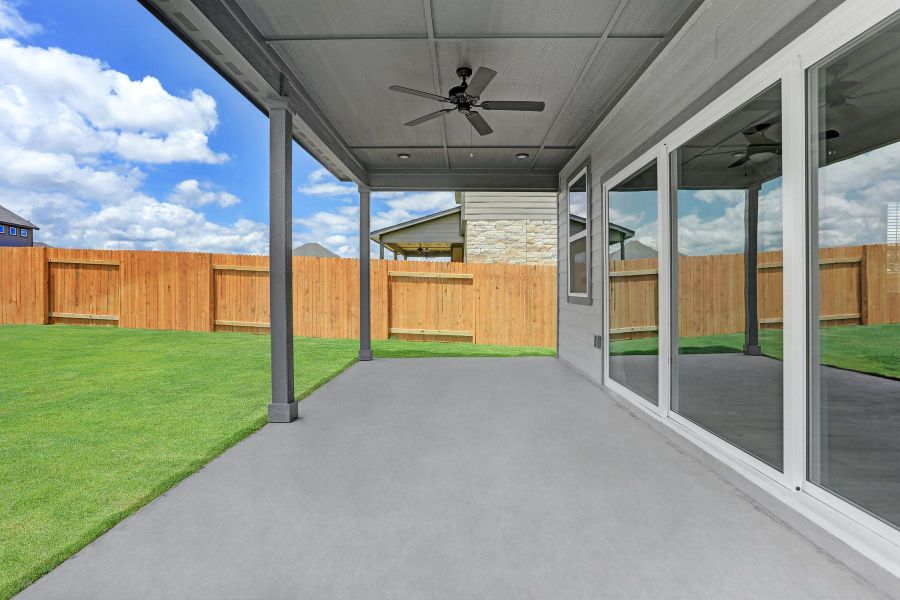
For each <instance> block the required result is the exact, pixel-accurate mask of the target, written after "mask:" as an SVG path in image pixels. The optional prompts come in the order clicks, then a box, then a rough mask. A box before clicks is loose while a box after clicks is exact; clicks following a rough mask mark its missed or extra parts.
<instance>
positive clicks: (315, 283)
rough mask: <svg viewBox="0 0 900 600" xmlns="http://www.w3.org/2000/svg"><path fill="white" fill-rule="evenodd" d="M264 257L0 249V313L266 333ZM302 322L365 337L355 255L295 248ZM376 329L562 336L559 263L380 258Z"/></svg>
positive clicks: (375, 333)
mask: <svg viewBox="0 0 900 600" xmlns="http://www.w3.org/2000/svg"><path fill="white" fill-rule="evenodd" d="M268 262H269V261H268V257H265V256H244V255H230V254H203V253H186V252H139V251H130V250H69V249H60V248H0V323H38V324H42V323H43V324H52V323H69V324H83V325H107V326H109V325H112V326H118V327H126V328H143V329H172V330H181V331H240V332H254V333H266V332H268V326H269V268H268ZM293 268H294V281H293V293H294V332H295V333H296V334H297V335H303V336H308V337H323V338H356V337H358V336H359V264H358V261H357V260H355V259H342V258H317V257H294V258H293ZM371 281H372V283H371V288H372V291H371V293H372V337H373V338H374V339H387V338H389V337H391V338H401V339H415V340H449V341H456V340H461V341H472V342H475V343H479V344H502V345H521V346H545V347H552V346H555V345H556V268H555V267H552V266H537V265H506V264H464V263H437V262H415V261H388V260H373V261H372V263H371Z"/></svg>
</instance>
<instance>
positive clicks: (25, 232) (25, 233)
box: [19, 228, 28, 237]
mask: <svg viewBox="0 0 900 600" xmlns="http://www.w3.org/2000/svg"><path fill="white" fill-rule="evenodd" d="M19 235H21V236H22V237H28V230H27V229H25V228H22V229H20V230H19Z"/></svg>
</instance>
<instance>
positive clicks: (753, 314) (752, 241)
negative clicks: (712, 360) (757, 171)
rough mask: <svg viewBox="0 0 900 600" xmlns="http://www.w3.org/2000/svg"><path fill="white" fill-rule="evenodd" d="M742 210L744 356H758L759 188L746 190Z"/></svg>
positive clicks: (759, 352)
mask: <svg viewBox="0 0 900 600" xmlns="http://www.w3.org/2000/svg"><path fill="white" fill-rule="evenodd" d="M745 198H746V205H745V208H744V212H745V215H744V227H745V231H744V234H745V241H744V311H745V313H744V354H747V355H749V356H760V355H761V354H762V350H761V349H760V347H759V311H758V309H757V292H756V290H757V282H758V280H759V272H758V271H757V268H756V266H757V265H756V262H757V256H756V253H757V226H758V223H759V186H758V185H755V186H753V187H751V188H749V189H748V190H747V193H746V196H745Z"/></svg>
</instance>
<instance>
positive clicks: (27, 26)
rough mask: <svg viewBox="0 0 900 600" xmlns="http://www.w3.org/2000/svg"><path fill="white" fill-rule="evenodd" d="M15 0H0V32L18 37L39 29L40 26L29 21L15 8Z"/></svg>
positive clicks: (36, 31)
mask: <svg viewBox="0 0 900 600" xmlns="http://www.w3.org/2000/svg"><path fill="white" fill-rule="evenodd" d="M16 4H18V3H17V2H11V1H10V0H0V33H7V34H9V35H14V36H18V37H28V36H29V35H34V34H35V33H38V32H40V31H41V26H40V25H38V24H36V23H29V22H28V21H26V20H25V19H24V17H22V15H21V14H20V13H19V10H18V9H17V8H16Z"/></svg>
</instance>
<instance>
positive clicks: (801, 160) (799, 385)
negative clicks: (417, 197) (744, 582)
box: [566, 0, 900, 576]
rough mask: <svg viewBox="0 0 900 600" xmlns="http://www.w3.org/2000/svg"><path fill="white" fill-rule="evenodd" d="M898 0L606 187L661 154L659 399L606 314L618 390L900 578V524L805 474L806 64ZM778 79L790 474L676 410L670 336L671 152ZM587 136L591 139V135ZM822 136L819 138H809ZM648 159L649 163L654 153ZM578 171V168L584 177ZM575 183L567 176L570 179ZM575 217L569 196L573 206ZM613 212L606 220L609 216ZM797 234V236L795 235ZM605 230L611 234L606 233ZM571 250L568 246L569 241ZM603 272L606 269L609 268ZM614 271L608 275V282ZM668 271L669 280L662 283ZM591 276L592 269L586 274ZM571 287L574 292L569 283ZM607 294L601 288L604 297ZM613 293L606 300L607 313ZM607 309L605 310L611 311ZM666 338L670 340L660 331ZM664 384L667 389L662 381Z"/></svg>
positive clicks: (797, 49)
mask: <svg viewBox="0 0 900 600" xmlns="http://www.w3.org/2000/svg"><path fill="white" fill-rule="evenodd" d="M897 12H898V3H897V1H896V0H846V1H845V2H844V3H843V4H841V5H840V6H838V7H837V8H835V9H834V10H833V11H832V12H831V13H829V14H828V15H826V16H825V17H824V18H822V20H821V21H819V22H818V23H817V24H815V25H814V26H813V27H811V28H810V29H809V30H807V31H806V32H804V33H803V34H801V35H800V36H798V37H797V38H796V39H795V40H793V41H792V42H791V43H789V44H787V45H786V46H785V47H784V48H783V49H782V50H781V51H779V52H778V53H777V54H776V55H775V56H773V57H772V58H770V59H769V60H768V61H766V62H765V63H764V64H763V65H761V66H759V67H758V68H757V69H755V70H754V71H753V72H752V73H750V74H749V75H747V76H746V77H745V78H744V79H742V80H741V81H740V82H738V83H737V84H735V85H734V86H733V87H732V88H730V89H729V90H728V91H726V92H724V93H723V94H722V95H720V96H719V97H718V98H716V99H715V100H713V101H712V102H710V103H709V104H708V105H707V106H705V107H704V108H703V109H701V110H700V111H698V112H697V113H696V114H695V115H694V116H693V117H691V119H689V120H688V121H687V122H685V123H684V124H683V125H681V126H680V127H678V128H677V129H675V130H674V131H673V132H671V133H670V134H668V135H667V136H666V137H664V138H663V139H662V140H660V141H659V143H658V144H657V146H655V147H654V149H653V150H651V151H649V152H648V153H646V154H645V155H644V156H642V157H641V158H639V159H637V160H636V161H635V162H634V163H633V164H632V165H629V167H627V168H626V169H624V170H623V171H622V172H620V173H619V174H617V175H616V177H615V178H613V179H611V180H610V181H609V182H607V184H606V185H605V186H604V188H603V189H604V194H605V193H607V192H608V189H609V188H610V187H612V186H613V185H616V184H617V183H619V182H621V179H619V178H623V177H627V176H629V174H630V173H632V172H634V169H635V168H637V167H638V166H639V165H640V164H644V165H646V164H647V162H649V160H652V158H651V156H652V155H654V153H655V155H656V156H657V157H658V159H657V160H658V162H657V165H658V167H659V168H660V172H659V175H660V177H659V180H658V190H659V201H660V213H659V222H660V253H659V259H660V266H659V268H660V280H659V286H660V290H668V291H669V293H666V294H661V297H660V299H659V301H660V302H659V311H660V314H659V324H660V361H659V365H660V388H659V395H660V397H659V406H658V407H654V406H653V405H652V404H651V403H649V402H646V401H645V400H643V399H641V398H640V397H639V396H637V394H634V393H631V392H630V390H628V389H627V388H623V386H619V385H617V384H616V383H615V382H613V381H611V380H610V379H609V376H608V372H609V371H608V339H609V335H608V323H609V320H608V318H607V317H606V316H604V340H605V341H604V345H605V346H607V348H606V349H605V351H604V376H603V381H604V383H605V384H606V385H607V389H608V390H609V391H610V392H612V393H613V395H615V396H618V397H620V398H622V399H623V400H625V401H627V402H629V403H630V404H633V405H634V406H636V407H637V408H638V409H640V410H641V411H644V412H645V413H646V414H648V415H650V416H652V417H653V418H655V419H657V420H658V421H659V422H660V423H662V424H664V425H666V426H667V427H669V428H671V429H672V430H674V431H675V432H677V433H679V434H680V435H682V436H684V437H685V438H687V439H688V440H690V441H692V442H693V443H695V444H696V445H697V446H699V447H700V448H702V449H703V450H705V451H706V452H708V453H709V454H711V455H712V456H714V457H715V458H717V459H719V460H721V461H722V462H724V463H726V464H727V465H729V466H730V467H732V468H733V469H735V471H737V472H738V473H740V474H741V475H743V476H744V477H747V478H748V479H749V480H750V481H752V482H753V483H755V484H757V485H758V486H760V487H762V488H763V489H765V490H766V491H768V492H769V493H771V494H772V495H773V496H775V497H777V498H778V499H780V500H781V501H783V502H784V503H785V504H787V505H788V506H789V507H791V508H793V509H794V510H796V511H797V512H799V513H800V514H802V515H804V516H805V517H807V518H809V519H810V520H812V521H813V522H815V523H816V524H818V525H819V526H820V527H822V528H823V529H825V530H826V531H828V532H829V533H832V534H833V535H836V536H837V537H838V538H840V539H842V540H843V541H845V542H846V543H847V544H848V545H850V546H851V547H852V548H854V549H856V550H857V551H859V552H860V553H862V554H863V555H865V556H867V557H868V558H870V559H871V560H873V561H875V562H876V563H878V564H879V565H881V566H882V567H884V568H885V569H887V570H888V571H890V572H892V573H893V574H894V575H896V576H900V530H898V529H897V528H895V527H892V526H891V525H889V524H887V523H885V522H884V521H882V520H880V519H878V518H877V517H874V516H873V515H871V514H869V513H867V512H866V511H864V510H862V509H860V508H858V507H856V506H854V505H852V504H850V503H849V502H847V501H845V500H843V499H842V498H840V497H838V496H837V495H835V494H833V493H831V492H829V491H827V490H825V489H824V488H821V487H819V486H817V485H816V484H814V483H812V482H810V481H808V480H807V478H806V461H807V454H808V445H807V401H808V398H809V386H810V382H809V379H808V377H807V375H808V373H807V365H808V356H809V348H808V346H807V344H808V339H809V332H810V328H811V325H810V319H811V317H810V314H809V313H808V312H807V308H808V304H809V298H810V296H811V295H812V292H813V290H812V289H811V288H809V287H808V284H807V282H808V274H809V271H810V270H809V267H808V264H807V263H808V262H809V260H810V258H809V257H810V256H811V253H810V252H809V250H808V248H807V235H806V234H807V232H808V231H809V221H810V220H809V216H808V212H807V206H808V203H809V201H810V199H809V189H808V187H809V186H808V181H807V165H808V162H807V141H808V140H807V138H808V136H809V135H813V134H808V133H807V131H808V129H807V107H806V101H807V99H806V76H807V69H809V68H810V67H812V66H814V65H816V64H817V63H819V62H820V61H821V60H823V59H824V58H826V57H828V56H829V55H831V54H833V53H834V52H837V51H838V50H841V49H842V48H844V47H845V46H847V45H848V44H850V43H851V42H853V41H854V40H856V39H857V38H859V37H860V36H863V35H865V34H866V33H867V32H869V31H870V30H871V29H873V28H875V27H877V26H878V25H879V24H881V23H882V22H884V21H885V20H887V19H889V18H890V17H892V16H894V15H895V14H896V13H897ZM778 81H780V82H781V93H782V122H783V134H782V135H783V137H782V146H783V152H782V175H783V180H782V182H783V183H782V185H783V190H784V191H783V196H782V197H783V208H782V210H783V211H784V216H783V218H784V225H783V227H784V232H785V236H784V250H783V251H784V280H785V282H790V283H789V284H787V283H786V284H785V285H784V297H783V302H784V320H785V329H784V348H785V352H784V356H785V361H784V369H783V372H784V398H785V402H784V472H783V473H781V472H778V471H776V470H775V469H773V468H772V467H770V466H769V465H766V464H765V463H763V462H762V461H759V460H758V459H756V458H754V457H752V456H750V455H749V454H748V453H746V452H744V451H743V450H740V449H739V448H738V447H737V446H734V445H732V444H730V443H728V442H725V441H724V440H723V439H721V438H719V437H717V436H715V435H714V434H712V433H710V432H708V431H706V430H703V429H702V428H700V427H699V426H697V425H695V424H693V423H691V422H690V421H688V420H686V419H684V418H683V417H679V416H678V415H677V414H675V413H673V412H672V411H671V410H670V402H671V394H672V390H671V382H672V379H671V369H670V366H671V364H672V352H673V339H672V336H671V333H672V320H671V319H672V311H673V304H674V303H673V296H674V295H675V294H677V291H675V289H674V286H676V285H677V281H676V280H675V279H674V278H671V279H670V277H671V275H672V274H673V272H674V270H673V269H672V251H673V248H672V240H671V231H672V230H671V221H672V214H671V203H670V198H671V194H672V189H671V187H672V186H671V182H670V158H669V157H670V151H672V150H674V149H676V148H678V147H680V146H681V145H683V144H685V143H686V142H687V141H689V140H690V139H692V138H693V137H694V136H696V135H697V134H699V133H701V132H702V131H704V130H705V129H706V128H708V127H709V126H711V125H713V124H714V123H716V122H717V121H718V120H720V119H721V118H723V117H725V116H727V115H728V114H729V113H730V112H731V111H733V110H735V109H736V108H738V107H739V106H741V105H742V104H743V103H745V102H746V101H748V100H750V99H751V98H753V97H754V96H756V95H757V94H759V93H761V92H762V91H764V90H765V89H766V88H768V87H769V86H771V85H773V84H774V83H776V82H778ZM588 139H589V140H590V138H588ZM812 141H813V142H815V141H816V140H812ZM648 159H649V160H648ZM577 177H578V175H577V174H576V175H575V178H577ZM570 181H572V179H569V180H567V181H566V185H567V188H566V189H567V191H568V184H569V182H570ZM605 202H606V199H605V197H604V206H605ZM566 218H568V199H567V204H566ZM607 218H608V217H607ZM798 233H799V234H800V235H798ZM602 235H603V236H606V235H607V234H606V233H604V234H602ZM567 252H568V248H567ZM604 269H605V267H604ZM607 275H608V274H605V275H604V277H603V280H604V284H605V285H606V287H607V289H608V286H609V282H608V276H607ZM664 277H665V279H666V281H664V280H663V278H664ZM589 278H590V276H589ZM567 291H568V290H567ZM607 295H608V294H604V296H607ZM607 304H608V299H607V301H606V302H605V303H604V309H605V310H606V308H607ZM607 312H608V311H607ZM664 333H665V334H666V335H667V337H668V339H667V340H665V341H664V340H663V337H662V336H663V334H664ZM664 385H665V388H664Z"/></svg>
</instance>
